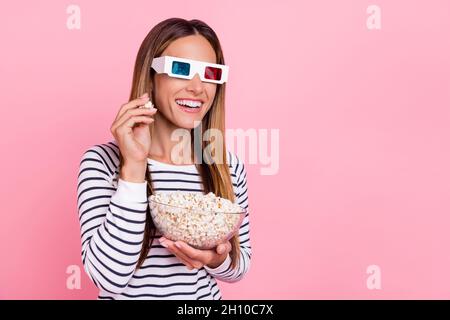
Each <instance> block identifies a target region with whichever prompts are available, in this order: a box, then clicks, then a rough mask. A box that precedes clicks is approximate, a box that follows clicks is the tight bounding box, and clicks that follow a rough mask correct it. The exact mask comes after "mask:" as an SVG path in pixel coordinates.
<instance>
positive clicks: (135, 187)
mask: <svg viewBox="0 0 450 320" xmlns="http://www.w3.org/2000/svg"><path fill="white" fill-rule="evenodd" d="M115 198H116V199H119V201H125V202H126V201H132V202H141V203H143V202H147V181H144V182H129V181H125V180H122V179H120V178H119V181H118V183H117V190H116V194H115Z"/></svg>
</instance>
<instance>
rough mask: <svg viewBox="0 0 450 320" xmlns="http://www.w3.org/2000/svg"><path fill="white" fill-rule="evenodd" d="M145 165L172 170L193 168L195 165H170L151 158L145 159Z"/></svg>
mask: <svg viewBox="0 0 450 320" xmlns="http://www.w3.org/2000/svg"><path fill="white" fill-rule="evenodd" d="M147 163H150V164H155V165H158V166H165V167H172V168H192V167H195V164H171V163H166V162H161V161H157V160H155V159H152V158H147Z"/></svg>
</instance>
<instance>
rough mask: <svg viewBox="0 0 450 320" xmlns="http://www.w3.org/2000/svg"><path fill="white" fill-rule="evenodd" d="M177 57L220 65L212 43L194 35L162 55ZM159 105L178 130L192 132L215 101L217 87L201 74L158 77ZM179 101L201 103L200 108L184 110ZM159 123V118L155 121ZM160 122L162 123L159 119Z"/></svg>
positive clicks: (163, 114) (177, 42) (163, 113)
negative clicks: (205, 80) (184, 76)
mask: <svg viewBox="0 0 450 320" xmlns="http://www.w3.org/2000/svg"><path fill="white" fill-rule="evenodd" d="M166 55H167V56H174V57H178V58H187V59H193V60H200V61H205V62H211V63H216V54H215V52H214V49H213V48H212V46H211V45H210V44H209V42H208V40H206V38H204V37H203V36H201V35H192V36H186V37H182V38H179V39H177V40H175V41H173V42H172V43H171V44H170V45H169V46H168V47H167V48H166V49H165V50H164V51H163V53H162V54H161V56H166ZM154 86H155V87H154V92H155V100H156V101H155V104H156V107H157V108H158V110H159V112H158V114H159V116H163V117H165V118H166V119H167V120H169V121H170V122H172V124H174V125H175V126H176V127H179V128H185V129H192V128H194V127H195V126H196V125H198V123H195V121H201V120H202V119H203V117H204V116H205V114H206V113H207V112H208V110H209V109H210V108H211V105H212V103H213V101H214V96H215V94H216V89H217V84H215V83H205V82H202V81H201V80H200V77H199V75H198V74H196V75H195V76H194V77H193V78H192V79H190V80H188V79H179V78H173V77H169V76H168V75H167V74H164V73H161V74H155V81H154ZM177 100H195V101H201V102H202V105H201V106H200V108H196V109H193V108H187V107H182V106H180V105H178V104H177V103H176V101H177ZM155 120H156V119H155ZM156 121H158V120H156Z"/></svg>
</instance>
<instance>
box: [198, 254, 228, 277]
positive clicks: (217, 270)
mask: <svg viewBox="0 0 450 320" xmlns="http://www.w3.org/2000/svg"><path fill="white" fill-rule="evenodd" d="M230 265H231V257H230V254H228V255H227V257H226V258H225V261H224V262H222V264H221V265H220V266H218V267H217V268H210V267H208V266H206V265H205V266H204V268H205V269H206V271H208V272H209V273H211V274H217V273H221V272H224V271H225V270H227V269H228V268H229V267H230Z"/></svg>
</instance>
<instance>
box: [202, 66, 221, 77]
mask: <svg viewBox="0 0 450 320" xmlns="http://www.w3.org/2000/svg"><path fill="white" fill-rule="evenodd" d="M221 78H222V69H220V68H214V67H206V68H205V79H210V80H220V79H221Z"/></svg>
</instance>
